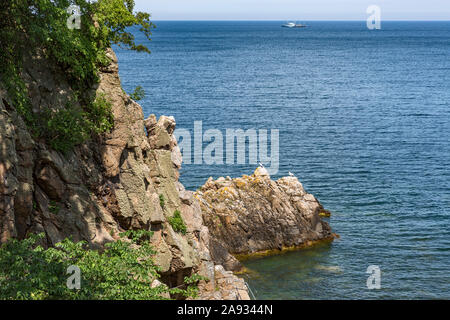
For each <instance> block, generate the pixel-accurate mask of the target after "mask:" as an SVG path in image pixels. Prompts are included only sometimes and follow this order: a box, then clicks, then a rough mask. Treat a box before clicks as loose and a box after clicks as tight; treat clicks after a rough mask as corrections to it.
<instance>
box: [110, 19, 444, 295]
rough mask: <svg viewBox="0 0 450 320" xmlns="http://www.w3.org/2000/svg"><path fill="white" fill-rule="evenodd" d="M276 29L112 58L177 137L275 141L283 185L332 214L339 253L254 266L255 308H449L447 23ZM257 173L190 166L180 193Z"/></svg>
mask: <svg viewBox="0 0 450 320" xmlns="http://www.w3.org/2000/svg"><path fill="white" fill-rule="evenodd" d="M280 24H281V22H273V21H271V22H243V21H239V22H237V21H236V22H217V21H210V22H207V21H204V22H186V21H183V22H181V21H179V22H177V21H170V22H169V21H161V22H157V23H156V25H157V28H156V29H155V30H154V34H153V40H152V41H151V42H148V43H147V42H144V43H146V44H147V45H148V46H149V47H150V49H151V50H152V54H151V55H145V54H140V53H135V52H130V51H125V50H122V49H119V48H115V49H116V52H117V54H118V57H119V68H120V76H121V79H122V83H123V87H124V88H125V90H126V91H127V92H131V91H133V89H134V88H135V87H136V86H138V85H141V86H142V87H143V88H144V89H145V91H146V93H147V96H146V98H145V99H144V100H142V101H140V103H141V105H142V106H143V108H144V113H145V115H146V116H147V115H149V114H151V113H155V114H156V115H157V116H159V115H163V114H164V115H173V116H175V118H176V121H177V127H178V128H185V129H190V130H192V128H193V124H194V120H202V121H203V127H204V130H206V129H209V128H214V129H219V130H221V131H223V132H225V129H226V128H241V129H244V130H246V129H250V128H256V129H279V130H280V170H279V173H278V175H277V176H275V177H274V178H277V177H281V176H285V175H287V173H288V172H289V171H290V172H293V173H294V174H295V175H296V176H297V177H298V178H299V180H300V181H301V182H302V183H303V184H304V186H305V188H306V190H307V191H308V192H310V193H313V194H314V195H316V196H317V197H318V199H319V200H320V201H321V202H322V203H323V205H324V206H325V207H326V208H327V209H329V210H331V211H332V213H333V215H332V216H331V218H330V219H329V223H330V224H331V226H332V228H333V230H334V231H335V232H336V233H338V234H340V236H341V238H340V239H338V240H336V241H335V242H334V243H332V244H329V245H322V246H319V247H315V248H311V249H307V250H301V251H296V252H290V253H286V254H282V255H278V256H272V257H266V258H262V259H254V260H250V261H246V262H245V265H246V266H247V267H248V268H249V269H251V270H252V271H253V272H252V273H251V274H250V275H249V284H250V286H251V287H252V289H253V290H254V291H255V293H256V296H257V298H259V299H435V298H444V299H450V267H449V264H450V229H449V228H450V143H449V140H450V22H383V24H382V29H381V30H374V31H370V30H368V29H367V28H366V24H365V22H308V23H307V24H308V25H309V27H308V28H305V29H285V28H280ZM138 40H139V41H144V40H143V39H142V37H141V36H138ZM254 169H255V166H254V165H250V164H248V165H239V166H237V165H220V166H216V165H213V166H211V165H204V164H203V165H195V164H190V165H184V167H183V169H182V172H181V181H182V182H183V183H184V184H185V185H186V186H187V187H188V188H190V189H195V188H197V187H199V186H200V185H202V184H203V183H204V182H205V181H206V179H207V178H208V177H209V176H213V177H214V178H217V177H219V176H227V175H229V176H232V177H236V176H240V175H242V174H248V173H251V172H252V171H253V170H254ZM369 265H378V266H379V267H380V268H381V289H379V290H368V289H367V286H366V280H367V277H368V276H369V275H368V274H366V270H367V267H368V266H369Z"/></svg>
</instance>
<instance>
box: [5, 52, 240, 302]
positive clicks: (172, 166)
mask: <svg viewBox="0 0 450 320" xmlns="http://www.w3.org/2000/svg"><path fill="white" fill-rule="evenodd" d="M108 55H109V57H110V58H111V60H112V63H111V64H110V65H109V66H108V67H107V68H105V69H104V70H102V72H101V75H100V77H101V81H100V83H99V85H98V87H96V88H93V89H92V91H93V92H92V94H95V92H97V93H104V94H105V96H106V97H107V99H108V100H109V101H110V102H111V103H112V111H113V114H114V123H115V125H114V129H113V130H112V131H111V132H110V133H108V134H106V135H102V136H99V137H96V138H95V139H94V140H93V141H90V142H88V143H85V144H83V145H80V146H78V147H76V148H75V150H74V151H73V152H70V153H69V154H61V153H59V152H56V151H54V150H51V149H49V148H48V147H47V146H46V144H45V143H43V142H42V141H38V140H35V139H33V138H32V136H31V135H30V132H29V131H28V129H27V127H26V126H25V124H24V122H23V121H22V119H21V118H20V117H19V116H18V114H17V112H16V111H15V109H14V107H13V106H12V103H11V101H10V100H9V98H8V96H7V94H6V93H5V92H4V91H0V242H2V243H3V242H5V241H7V240H8V239H9V238H11V237H18V238H24V237H26V235H27V234H30V233H41V232H44V233H45V234H46V240H45V243H44V245H49V246H51V245H54V244H55V243H57V242H59V241H61V240H63V239H64V238H66V237H72V238H73V240H75V241H79V240H86V241H88V242H89V243H90V244H91V245H92V246H93V247H94V248H95V247H97V248H100V247H101V246H102V245H103V244H105V243H106V242H109V241H114V240H115V239H117V238H118V234H119V232H121V231H124V230H128V229H145V230H152V231H154V236H153V237H152V242H153V245H154V247H155V249H156V251H157V255H156V257H155V261H156V263H157V264H158V265H159V266H160V268H161V272H162V277H161V279H162V281H163V282H165V283H166V284H168V285H169V286H170V287H175V286H178V285H180V284H182V283H183V279H184V276H188V275H191V274H192V273H199V274H201V275H203V276H206V277H207V278H208V279H209V281H207V282H205V281H202V282H201V283H200V289H201V296H200V298H202V299H248V294H247V289H246V287H245V284H244V282H243V280H241V279H239V278H237V277H236V276H234V275H233V274H231V273H229V272H226V271H225V270H224V269H223V268H222V267H221V266H218V265H216V264H215V263H214V262H213V260H212V259H211V255H210V251H209V243H210V241H209V231H208V228H207V227H206V226H205V225H204V224H203V221H202V213H201V208H200V205H199V203H198V201H197V200H195V199H194V198H193V193H192V192H189V191H186V190H185V189H184V187H183V186H182V184H181V183H179V181H178V177H179V169H180V166H181V153H180V150H179V148H178V146H177V142H176V139H175V138H174V137H173V135H172V133H173V130H174V128H175V121H174V119H173V118H171V117H164V116H162V117H161V118H160V119H159V120H158V121H157V120H156V118H155V117H154V116H150V117H149V118H148V119H147V120H144V115H143V112H142V108H141V107H140V106H139V105H138V104H137V103H136V102H134V101H133V100H131V99H130V98H129V96H128V95H126V94H125V93H124V92H123V90H122V88H121V85H120V79H119V76H118V65H117V58H116V56H115V54H114V52H112V51H110V52H109V53H108ZM23 78H24V79H25V82H26V84H27V87H28V91H29V92H30V97H31V101H32V105H33V111H34V112H39V110H42V108H43V107H44V106H45V107H50V108H63V107H64V105H65V104H66V103H67V101H68V99H69V97H70V94H71V89H70V86H69V85H68V83H67V82H66V81H65V77H64V74H61V73H60V72H58V70H56V69H52V68H51V65H50V64H49V63H48V62H47V61H45V60H42V59H41V58H34V59H33V60H32V61H28V63H25V68H24V72H23ZM160 197H161V198H163V199H164V204H163V203H162V201H160ZM175 210H179V211H180V212H181V216H182V217H183V219H184V221H185V223H186V225H187V233H186V234H185V235H183V234H181V233H178V232H175V231H174V230H173V229H172V227H171V225H170V223H168V218H170V217H172V215H173V214H174V212H175Z"/></svg>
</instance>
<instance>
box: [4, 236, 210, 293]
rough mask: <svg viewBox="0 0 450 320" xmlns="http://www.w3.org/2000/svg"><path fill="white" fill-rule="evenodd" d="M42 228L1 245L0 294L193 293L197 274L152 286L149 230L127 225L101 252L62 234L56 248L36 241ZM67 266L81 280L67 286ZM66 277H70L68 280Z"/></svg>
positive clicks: (154, 274)
mask: <svg viewBox="0 0 450 320" xmlns="http://www.w3.org/2000/svg"><path fill="white" fill-rule="evenodd" d="M43 237H44V234H41V235H32V236H30V237H29V238H27V239H25V240H20V241H19V240H16V239H13V240H10V241H9V242H7V243H6V244H4V245H2V246H1V247H0V299H2V300H5V299H26V300H29V299H36V300H41V299H67V300H72V299H95V300H101V299H107V300H122V299H126V300H142V299H146V300H147V299H167V294H168V293H171V294H177V295H180V294H181V295H183V296H186V297H195V295H196V294H197V289H196V283H197V282H198V281H199V280H203V278H202V277H199V276H196V275H194V276H192V277H189V278H185V283H186V286H185V288H184V289H182V288H175V289H169V288H168V287H167V286H165V285H161V286H158V287H156V288H152V287H151V283H152V281H153V280H154V279H156V278H157V277H158V274H157V271H158V269H157V267H156V266H155V264H154V263H153V260H152V256H153V254H154V253H155V252H154V251H153V249H152V247H151V245H150V242H149V238H150V237H151V233H150V232H148V231H137V232H136V231H127V232H126V233H124V234H121V237H122V240H118V241H116V242H111V243H108V244H106V245H105V249H104V250H103V252H99V251H96V250H89V249H87V244H86V242H78V243H74V242H72V241H71V240H68V239H66V240H64V241H62V242H61V243H59V244H57V245H56V246H55V248H49V249H44V248H43V247H41V246H39V245H38V243H39V241H40V239H41V238H43ZM70 266H76V267H78V268H79V270H80V279H81V282H80V286H79V289H78V288H74V289H70V288H69V287H68V286H67V283H68V282H70V279H69V277H71V273H72V271H71V272H69V274H68V273H67V272H68V270H71V269H70V268H69V267H70ZM68 280H69V281H68Z"/></svg>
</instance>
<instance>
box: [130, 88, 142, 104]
mask: <svg viewBox="0 0 450 320" xmlns="http://www.w3.org/2000/svg"><path fill="white" fill-rule="evenodd" d="M130 98H131V99H133V100H134V101H139V100H142V99H144V98H145V91H144V89H143V88H142V87H141V86H137V87H136V88H135V89H134V91H133V93H131V94H130Z"/></svg>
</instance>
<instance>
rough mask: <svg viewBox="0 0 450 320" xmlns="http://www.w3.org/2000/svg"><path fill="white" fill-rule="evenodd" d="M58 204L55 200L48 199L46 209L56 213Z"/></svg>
mask: <svg viewBox="0 0 450 320" xmlns="http://www.w3.org/2000/svg"><path fill="white" fill-rule="evenodd" d="M59 209H60V208H59V206H58V204H57V203H56V201H53V200H50V202H49V204H48V210H49V211H50V212H51V213H53V214H58V212H59Z"/></svg>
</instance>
